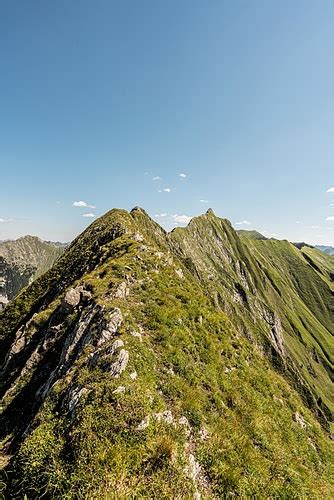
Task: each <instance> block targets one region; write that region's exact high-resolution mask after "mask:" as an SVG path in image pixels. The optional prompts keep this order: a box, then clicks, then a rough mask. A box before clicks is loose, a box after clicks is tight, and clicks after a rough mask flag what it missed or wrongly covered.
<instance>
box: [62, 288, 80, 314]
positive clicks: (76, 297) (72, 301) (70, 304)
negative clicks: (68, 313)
mask: <svg viewBox="0 0 334 500" xmlns="http://www.w3.org/2000/svg"><path fill="white" fill-rule="evenodd" d="M80 299H81V293H80V289H79V288H70V289H69V290H68V291H67V292H66V294H65V297H64V300H63V305H64V306H65V307H67V308H69V309H74V308H75V307H76V306H77V305H79V303H80Z"/></svg>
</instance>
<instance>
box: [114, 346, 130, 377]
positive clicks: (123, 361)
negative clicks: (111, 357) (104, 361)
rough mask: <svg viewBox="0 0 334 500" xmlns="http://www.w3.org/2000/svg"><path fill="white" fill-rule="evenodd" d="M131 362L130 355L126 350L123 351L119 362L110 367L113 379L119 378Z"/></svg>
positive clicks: (119, 356)
mask: <svg viewBox="0 0 334 500" xmlns="http://www.w3.org/2000/svg"><path fill="white" fill-rule="evenodd" d="M128 362H129V353H128V351H126V350H125V349H121V351H120V353H119V355H118V359H117V361H115V362H114V363H113V364H112V365H111V366H110V370H109V372H110V374H111V376H112V377H115V378H118V377H119V376H120V374H121V373H122V372H123V371H124V370H125V368H126V365H127V364H128Z"/></svg>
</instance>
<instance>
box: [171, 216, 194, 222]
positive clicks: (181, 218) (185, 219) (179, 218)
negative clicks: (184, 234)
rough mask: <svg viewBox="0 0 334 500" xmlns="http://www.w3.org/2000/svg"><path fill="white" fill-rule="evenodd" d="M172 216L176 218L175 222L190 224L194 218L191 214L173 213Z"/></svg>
mask: <svg viewBox="0 0 334 500" xmlns="http://www.w3.org/2000/svg"><path fill="white" fill-rule="evenodd" d="M172 218H173V219H174V221H175V222H178V223H180V224H188V223H189V222H190V221H191V219H192V217H190V216H189V215H178V214H174V215H172Z"/></svg>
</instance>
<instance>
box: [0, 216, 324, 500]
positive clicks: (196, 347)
mask: <svg viewBox="0 0 334 500" xmlns="http://www.w3.org/2000/svg"><path fill="white" fill-rule="evenodd" d="M259 243H266V242H262V241H260V242H259ZM296 251H297V249H296ZM256 252H258V255H256V256H255V255H254V254H255V253H256ZM262 253H263V252H262ZM278 253H279V252H278ZM298 255H299V254H298ZM266 258H267V259H269V257H268V254H267V253H266ZM298 258H299V257H298ZM264 259H265V258H264V257H262V254H261V252H260V251H258V250H257V248H255V247H254V248H253V247H251V248H250V244H249V243H248V242H247V243H246V244H245V243H243V240H242V239H240V238H239V237H238V235H237V234H236V233H235V231H234V230H233V228H232V227H231V225H230V223H229V222H228V221H225V220H223V219H219V218H217V217H215V215H214V214H213V213H212V212H208V213H207V214H206V215H204V216H201V217H199V218H196V219H194V220H193V221H192V222H191V223H190V224H189V226H188V227H187V228H185V229H182V230H181V229H177V230H175V231H173V232H172V233H170V234H167V233H166V232H165V231H164V230H163V229H161V228H160V227H159V226H158V225H157V224H155V223H154V222H153V221H152V220H151V219H150V218H149V217H148V216H147V215H146V214H145V212H144V211H143V210H141V209H134V210H133V211H132V212H131V213H127V212H125V211H122V210H112V211H110V212H108V213H107V214H106V215H105V216H103V217H102V218H100V219H99V220H97V221H95V222H94V223H93V224H92V225H91V226H90V227H89V228H88V229H87V230H86V231H85V232H84V233H83V234H82V235H80V236H79V237H78V238H77V239H76V240H75V241H74V242H73V243H72V245H71V246H70V247H69V248H68V249H67V251H66V252H65V254H64V255H63V256H62V257H61V258H60V259H59V260H58V261H57V262H56V264H55V266H54V267H53V268H52V269H51V270H50V271H49V272H47V273H46V274H45V275H43V276H42V277H40V278H39V279H37V280H36V281H35V282H34V283H33V284H32V285H31V286H30V287H29V288H27V289H25V290H24V291H23V292H22V293H21V294H20V295H19V296H18V297H17V298H16V299H15V300H14V301H13V302H12V303H11V304H9V306H8V307H7V308H6V309H5V311H4V312H3V313H2V315H1V317H0V319H1V323H0V355H1V356H2V361H1V362H2V377H1V394H2V396H3V403H4V404H3V413H2V419H1V425H0V430H1V438H2V440H3V450H4V451H3V453H4V455H3V461H4V463H7V465H6V467H5V469H4V482H5V484H6V486H5V488H6V489H5V490H4V492H5V493H4V494H5V495H7V497H8V498H22V497H23V495H24V494H26V495H27V497H28V498H40V497H41V495H45V496H47V497H49V498H52V497H55V498H128V497H131V498H141V497H145V498H157V497H159V498H192V497H193V496H195V497H196V498H199V495H202V496H203V497H204V498H216V497H217V498H221V497H225V496H227V495H233V496H236V495H238V496H255V497H259V498H265V497H274V496H277V497H282V498H304V497H308V498H329V497H330V496H331V495H332V494H333V492H334V484H333V476H332V471H331V469H330V467H331V458H332V456H333V455H332V454H333V446H332V442H331V441H330V439H329V438H328V434H327V431H326V426H327V420H326V415H327V417H328V416H329V414H328V412H327V413H326V412H324V411H323V410H322V407H321V405H320V406H319V405H317V404H316V402H315V403H314V402H313V401H311V402H310V401H308V400H307V398H306V397H305V394H306V392H305V391H302V390H300V392H297V391H296V389H295V388H294V386H293V384H292V383H291V381H292V379H291V376H292V375H291V373H290V372H289V370H288V368H287V365H288V364H289V363H290V362H291V363H293V362H294V358H293V357H292V356H293V350H292V349H291V347H290V345H289V344H288V340H289V333H288V331H287V332H286V331H285V325H288V324H290V323H289V321H287V320H286V318H285V316H284V315H285V314H286V313H287V311H288V309H284V308H283V306H284V307H285V301H284V300H283V299H282V297H280V295H279V293H278V291H277V290H276V289H275V288H274V287H273V285H272V284H271V281H270V279H269V278H267V277H266V272H265V271H264V270H263V269H262V268H261V266H262V267H264V263H263V262H262V261H263V260H264ZM281 259H283V256H281ZM301 259H302V261H303V259H304V257H303V256H301ZM268 266H269V264H268ZM305 266H306V267H307V266H309V264H305ZM303 269H304V268H303ZM311 271H312V273H313V274H312V280H313V278H314V279H317V278H318V274H317V273H316V271H314V270H313V268H311ZM268 272H274V270H271V269H270V271H268ZM276 272H277V271H276ZM307 276H308V277H309V278H311V275H307ZM280 279H281V281H282V284H281V283H279V285H278V286H279V287H281V286H283V284H284V285H285V286H288V285H289V287H290V286H291V287H292V285H293V279H292V278H291V277H290V276H288V275H287V276H285V271H284V276H283V272H282V273H281V275H280ZM306 279H307V278H305V280H306ZM319 280H320V283H321V284H324V285H326V283H325V282H324V281H323V280H322V279H321V278H319ZM290 281H291V283H290ZM287 284H288V285H287ZM291 289H292V288H291ZM299 289H300V287H299V288H296V289H295V290H294V293H295V294H296V299H293V300H296V301H297V300H298V297H297V296H298V291H299ZM289 293H290V288H289ZM324 294H325V292H322V293H321V294H320V297H321V299H322V301H324V300H325V297H327V296H326V295H324ZM275 301H276V302H275ZM299 301H300V302H301V304H303V307H304V309H305V311H306V312H307V313H308V314H309V316H310V318H311V319H312V321H313V322H314V324H315V325H317V326H319V325H318V323H320V322H319V320H318V319H317V316H316V312H317V311H315V312H313V309H312V308H313V306H314V307H318V306H319V304H321V301H320V299H319V300H318V298H317V300H316V301H315V305H314V304H313V301H310V304H305V303H304V301H303V300H302V298H299ZM298 304H299V303H298ZM319 307H320V306H319ZM328 307H331V303H329V306H328ZM326 323H327V320H326ZM327 326H330V325H327ZM327 326H324V325H323V324H322V323H321V325H320V326H319V329H320V330H319V332H320V331H321V328H323V329H326V331H327V332H328V336H329V330H328V329H327ZM289 332H290V330H289ZM322 333H323V335H324V337H325V338H324V339H323V345H325V343H326V341H327V337H326V336H325V330H324V331H323V332H322ZM290 334H291V333H290ZM291 335H292V334H291ZM295 337H296V338H298V335H297V333H296V334H295ZM298 342H300V340H298ZM319 356H320V354H319ZM321 356H323V354H321ZM290 358H291V360H290ZM321 373H322V374H323V373H324V374H325V375H326V374H327V371H326V369H324V368H323V371H322V372H321ZM325 375H324V376H325ZM326 376H327V375H326ZM289 377H290V378H289ZM296 380H297V381H299V382H298V383H297V382H296V384H295V385H296V387H297V388H298V389H300V384H302V383H305V384H306V385H307V384H308V381H307V380H305V382H304V379H303V374H302V373H301V374H298V375H297V376H296ZM311 389H312V388H310V389H309V391H310V394H316V392H317V387H314V388H313V391H314V393H312V390H311ZM329 399H330V397H328V400H329ZM312 402H313V403H314V404H310V407H308V405H307V403H312ZM328 405H330V401H328ZM316 416H317V417H318V418H319V419H320V421H319V420H318V419H317V418H316ZM320 422H321V423H322V425H321V423H320Z"/></svg>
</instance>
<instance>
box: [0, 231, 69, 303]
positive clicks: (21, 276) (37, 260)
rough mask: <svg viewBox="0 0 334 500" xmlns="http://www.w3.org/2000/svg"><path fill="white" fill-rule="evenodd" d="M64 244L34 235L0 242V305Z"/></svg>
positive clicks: (46, 265) (50, 262)
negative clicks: (46, 240)
mask: <svg viewBox="0 0 334 500" xmlns="http://www.w3.org/2000/svg"><path fill="white" fill-rule="evenodd" d="M65 247H66V244H61V243H58V242H57V243H52V242H45V241H42V240H40V239H39V238H37V237H36V236H24V237H22V238H19V239H17V240H6V241H1V242H0V309H2V308H3V307H4V306H5V305H6V304H7V303H8V301H10V300H11V299H13V298H14V297H15V296H16V295H17V293H18V292H19V291H20V290H21V289H22V288H23V287H25V286H27V285H28V284H29V283H31V282H32V281H33V280H34V279H35V278H37V277H38V276H40V275H42V274H43V273H44V272H45V271H47V270H48V269H50V267H51V266H52V265H53V264H54V262H55V261H56V260H57V258H58V257H59V256H60V255H61V254H62V253H63V251H64V249H65Z"/></svg>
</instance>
